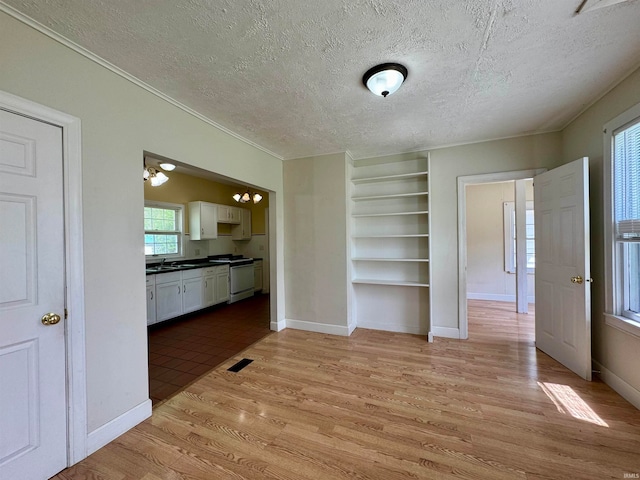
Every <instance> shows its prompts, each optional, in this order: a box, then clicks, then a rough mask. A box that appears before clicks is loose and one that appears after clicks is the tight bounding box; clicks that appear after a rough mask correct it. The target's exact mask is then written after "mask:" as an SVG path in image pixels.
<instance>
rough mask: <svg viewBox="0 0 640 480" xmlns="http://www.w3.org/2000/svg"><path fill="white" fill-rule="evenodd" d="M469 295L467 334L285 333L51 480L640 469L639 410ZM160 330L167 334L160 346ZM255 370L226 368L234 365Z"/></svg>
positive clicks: (512, 474)
mask: <svg viewBox="0 0 640 480" xmlns="http://www.w3.org/2000/svg"><path fill="white" fill-rule="evenodd" d="M531 311H532V313H531V314H529V315H522V314H517V313H515V305H514V304H505V303H500V302H482V301H470V302H469V340H467V341H460V340H451V339H436V341H435V342H434V343H432V344H429V343H427V342H426V340H425V338H424V337H421V336H416V335H407V334H398V333H390V332H381V331H373V330H363V329H356V330H355V332H354V333H353V334H352V335H351V336H350V337H339V336H331V335H325V334H319V333H310V332H302V331H296V330H290V329H287V330H284V331H282V332H279V333H273V334H271V335H268V336H267V337H265V338H263V339H262V340H260V341H259V342H257V343H255V344H253V345H252V346H251V347H249V348H248V349H246V350H245V351H243V352H242V353H241V354H240V355H236V356H234V357H233V358H230V359H229V360H228V361H226V362H223V363H222V364H221V365H219V366H218V367H217V368H215V369H214V370H213V371H211V372H210V373H209V374H207V375H205V376H203V377H201V378H200V379H198V380H197V381H195V382H194V383H193V384H191V385H190V386H188V387H187V388H186V390H185V391H183V392H181V393H179V394H178V395H176V396H174V397H173V398H171V399H169V400H167V401H166V402H165V403H163V404H160V405H159V406H157V407H156V408H155V409H154V412H153V417H152V418H151V419H149V420H147V421H145V422H143V423H142V424H140V425H139V426H137V427H136V428H134V429H133V430H131V431H130V432H127V433H126V434H124V435H123V436H121V437H120V438H118V439H117V440H115V441H114V442H112V443H111V444H109V445H107V446H106V447H104V448H103V449H101V450H99V451H98V452H96V453H95V454H93V455H91V456H90V457H88V458H87V459H86V460H84V461H82V462H80V463H79V464H78V465H75V466H74V467H72V468H70V469H67V470H65V471H63V472H61V473H60V474H59V475H58V476H56V477H54V478H56V479H57V480H71V479H96V480H98V479H100V480H129V479H134V478H135V479H144V480H165V479H166V480H186V479H192V480H195V479H203V480H204V479H207V480H209V479H218V478H220V479H238V480H244V479H247V480H249V479H251V480H253V479H256V480H257V479H265V480H267V479H269V480H271V479H279V480H306V479H309V480H333V479H337V480H341V479H350V480H352V479H358V480H366V479H371V480H395V479H405V478H408V479H411V478H413V479H442V480H450V479H454V478H455V479H469V480H484V479H486V480H503V479H504V480H507V479H509V480H511V479H516V480H534V479H535V480H543V479H546V480H550V479H554V480H555V479H565V478H579V479H582V480H589V479H602V478H618V479H619V478H624V474H625V473H627V474H635V473H640V453H638V452H640V412H639V411H638V410H637V409H635V408H634V407H633V406H632V405H630V404H629V403H628V402H626V401H625V400H624V399H622V398H621V397H620V396H618V395H617V394H616V393H615V392H613V391H612V390H611V389H610V388H609V387H608V386H607V385H605V384H603V383H602V382H601V381H599V380H598V379H597V378H596V379H595V380H594V381H593V382H585V381H584V380H582V379H581V378H579V377H577V376H576V375H575V374H573V373H572V372H570V371H569V370H567V369H566V368H564V367H563V366H562V365H560V364H558V363H557V362H556V361H555V360H553V359H551V358H550V357H548V356H547V355H545V354H543V353H542V352H540V351H538V350H536V349H535V345H534V312H533V309H532V310H531ZM169 340H170V338H167V345H170V343H169ZM244 357H246V358H251V359H253V360H254V361H253V363H251V364H250V365H249V366H247V367H246V368H244V369H243V370H241V371H240V372H238V373H232V372H228V371H227V370H226V369H227V368H228V367H229V366H231V365H233V364H234V363H235V362H237V361H238V360H240V359H241V358H244Z"/></svg>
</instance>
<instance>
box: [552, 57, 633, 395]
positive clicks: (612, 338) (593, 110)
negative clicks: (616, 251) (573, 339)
mask: <svg viewBox="0 0 640 480" xmlns="http://www.w3.org/2000/svg"><path fill="white" fill-rule="evenodd" d="M637 103H640V69H638V70H636V71H635V72H634V73H632V74H631V75H630V76H629V77H627V78H626V79H625V80H624V81H623V82H621V83H620V84H619V85H618V86H617V87H616V88H614V89H613V90H612V91H611V92H609V93H608V94H607V95H605V96H604V97H603V98H602V99H600V100H599V101H598V102H596V103H595V104H594V105H593V106H591V107H590V108H589V109H588V110H587V111H586V112H584V113H583V114H582V115H580V116H579V117H578V118H577V119H576V120H574V121H573V122H572V123H571V124H570V125H569V126H568V127H567V128H566V129H565V130H564V132H563V143H562V145H563V160H564V162H570V161H572V160H575V159H576V158H580V157H589V170H590V171H589V174H590V179H591V181H590V185H589V188H590V191H591V193H590V209H591V276H592V277H593V279H594V282H593V284H592V296H591V309H592V315H591V318H592V342H593V343H592V355H593V358H594V360H596V361H597V362H599V363H600V364H601V365H603V366H604V367H605V368H606V369H607V370H608V371H610V372H612V373H613V374H614V375H615V376H617V377H618V378H619V379H621V380H623V381H624V382H626V383H627V384H629V385H630V386H631V387H632V388H633V389H635V390H636V396H640V369H639V368H638V352H640V339H639V338H638V337H634V336H632V335H629V334H627V333H623V332H621V331H619V330H617V329H615V328H613V327H610V326H608V325H605V323H604V318H603V315H602V314H603V312H604V285H605V283H606V282H608V279H606V278H604V235H603V232H604V217H603V206H604V198H603V190H602V189H603V178H602V165H603V163H602V162H603V154H604V145H603V131H602V130H603V127H604V124H605V123H607V122H608V121H609V120H612V119H613V118H615V117H616V116H618V115H619V114H621V113H622V112H624V111H625V110H628V109H629V108H630V107H632V106H633V105H635V104H637Z"/></svg>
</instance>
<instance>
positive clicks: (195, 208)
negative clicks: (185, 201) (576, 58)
mask: <svg viewBox="0 0 640 480" xmlns="http://www.w3.org/2000/svg"><path fill="white" fill-rule="evenodd" d="M189 234H190V240H211V239H214V238H218V205H216V204H215V203H208V202H189Z"/></svg>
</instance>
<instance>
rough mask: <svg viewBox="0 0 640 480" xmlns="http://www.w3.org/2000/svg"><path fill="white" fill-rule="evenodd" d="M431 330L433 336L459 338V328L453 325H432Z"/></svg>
mask: <svg viewBox="0 0 640 480" xmlns="http://www.w3.org/2000/svg"><path fill="white" fill-rule="evenodd" d="M431 332H432V333H433V336H434V337H444V338H458V339H459V338H460V329H459V328H453V327H432V328H431Z"/></svg>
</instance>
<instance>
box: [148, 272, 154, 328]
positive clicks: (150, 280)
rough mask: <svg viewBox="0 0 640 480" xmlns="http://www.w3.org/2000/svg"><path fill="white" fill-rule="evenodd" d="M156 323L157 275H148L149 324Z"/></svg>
mask: <svg viewBox="0 0 640 480" xmlns="http://www.w3.org/2000/svg"><path fill="white" fill-rule="evenodd" d="M154 323H156V276H155V275H147V325H153V324H154Z"/></svg>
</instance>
